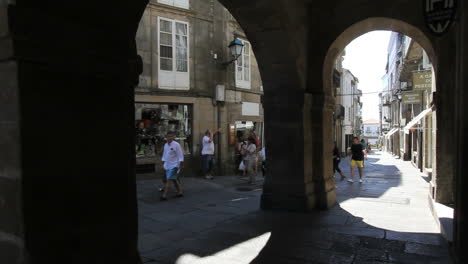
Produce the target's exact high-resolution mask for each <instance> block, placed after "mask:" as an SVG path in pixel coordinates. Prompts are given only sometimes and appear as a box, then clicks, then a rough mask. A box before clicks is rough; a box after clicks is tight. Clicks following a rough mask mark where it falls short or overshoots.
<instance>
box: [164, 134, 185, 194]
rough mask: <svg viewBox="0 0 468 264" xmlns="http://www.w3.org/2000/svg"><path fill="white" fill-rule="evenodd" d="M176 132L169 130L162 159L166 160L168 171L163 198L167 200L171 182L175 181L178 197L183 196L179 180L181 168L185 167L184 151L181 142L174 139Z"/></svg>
mask: <svg viewBox="0 0 468 264" xmlns="http://www.w3.org/2000/svg"><path fill="white" fill-rule="evenodd" d="M174 137H175V134H174V133H173V132H168V133H167V135H166V141H167V142H166V144H164V149H163V154H162V158H161V160H162V161H163V162H164V165H163V167H164V170H165V172H166V183H165V185H164V192H163V194H162V196H161V200H162V201H164V200H167V192H168V190H169V183H170V182H172V183H174V186H175V188H176V190H177V196H176V197H182V196H183V194H182V186H181V185H180V183H179V181H178V176H179V173H180V170H181V169H182V168H183V167H184V151H183V150H182V147H181V146H180V144H179V143H178V142H176V141H174Z"/></svg>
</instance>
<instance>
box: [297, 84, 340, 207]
mask: <svg viewBox="0 0 468 264" xmlns="http://www.w3.org/2000/svg"><path fill="white" fill-rule="evenodd" d="M305 100H306V102H307V103H306V105H308V108H309V109H307V110H308V113H307V114H306V115H308V118H307V119H305V120H304V125H305V126H308V127H309V128H308V129H305V130H306V131H307V130H308V131H310V133H309V134H308V135H306V140H307V138H308V137H310V140H308V142H310V143H311V144H310V145H308V146H307V149H306V150H305V153H306V160H305V161H304V162H305V166H306V168H308V169H310V170H311V171H312V173H311V175H310V176H312V179H310V178H309V177H307V178H306V179H310V180H312V182H313V184H314V192H315V197H316V207H317V208H320V209H328V208H331V207H332V206H333V205H335V203H336V189H335V178H334V175H333V158H332V150H333V133H332V131H333V127H332V126H333V112H334V109H333V106H334V98H333V97H331V96H330V95H326V94H324V93H321V92H316V93H309V94H306V96H305ZM307 171H308V170H307ZM306 175H309V174H306Z"/></svg>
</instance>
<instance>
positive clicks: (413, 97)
mask: <svg viewBox="0 0 468 264" xmlns="http://www.w3.org/2000/svg"><path fill="white" fill-rule="evenodd" d="M401 103H403V104H422V93H421V92H419V91H418V92H404V93H402V99H401Z"/></svg>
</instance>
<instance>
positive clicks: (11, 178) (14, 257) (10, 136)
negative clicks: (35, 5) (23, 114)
mask: <svg viewBox="0 0 468 264" xmlns="http://www.w3.org/2000/svg"><path fill="white" fill-rule="evenodd" d="M8 2H9V1H6V0H0V84H1V88H0V148H1V151H0V263H11V264H16V263H24V262H25V250H24V228H23V216H22V210H21V209H22V203H21V194H22V187H21V184H22V182H21V178H22V175H21V162H20V141H19V134H20V125H19V119H20V116H19V111H18V110H19V106H18V100H19V99H18V82H17V70H18V69H17V64H16V62H15V61H14V59H13V41H12V37H11V33H10V28H9V23H8V22H9V19H8V18H9V14H8Z"/></svg>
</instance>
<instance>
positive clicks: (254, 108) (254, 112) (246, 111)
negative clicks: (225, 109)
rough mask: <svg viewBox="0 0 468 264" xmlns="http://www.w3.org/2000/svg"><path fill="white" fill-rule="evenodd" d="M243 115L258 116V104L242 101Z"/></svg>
mask: <svg viewBox="0 0 468 264" xmlns="http://www.w3.org/2000/svg"><path fill="white" fill-rule="evenodd" d="M242 115H243V116H260V104H257V103H249V102H242Z"/></svg>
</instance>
